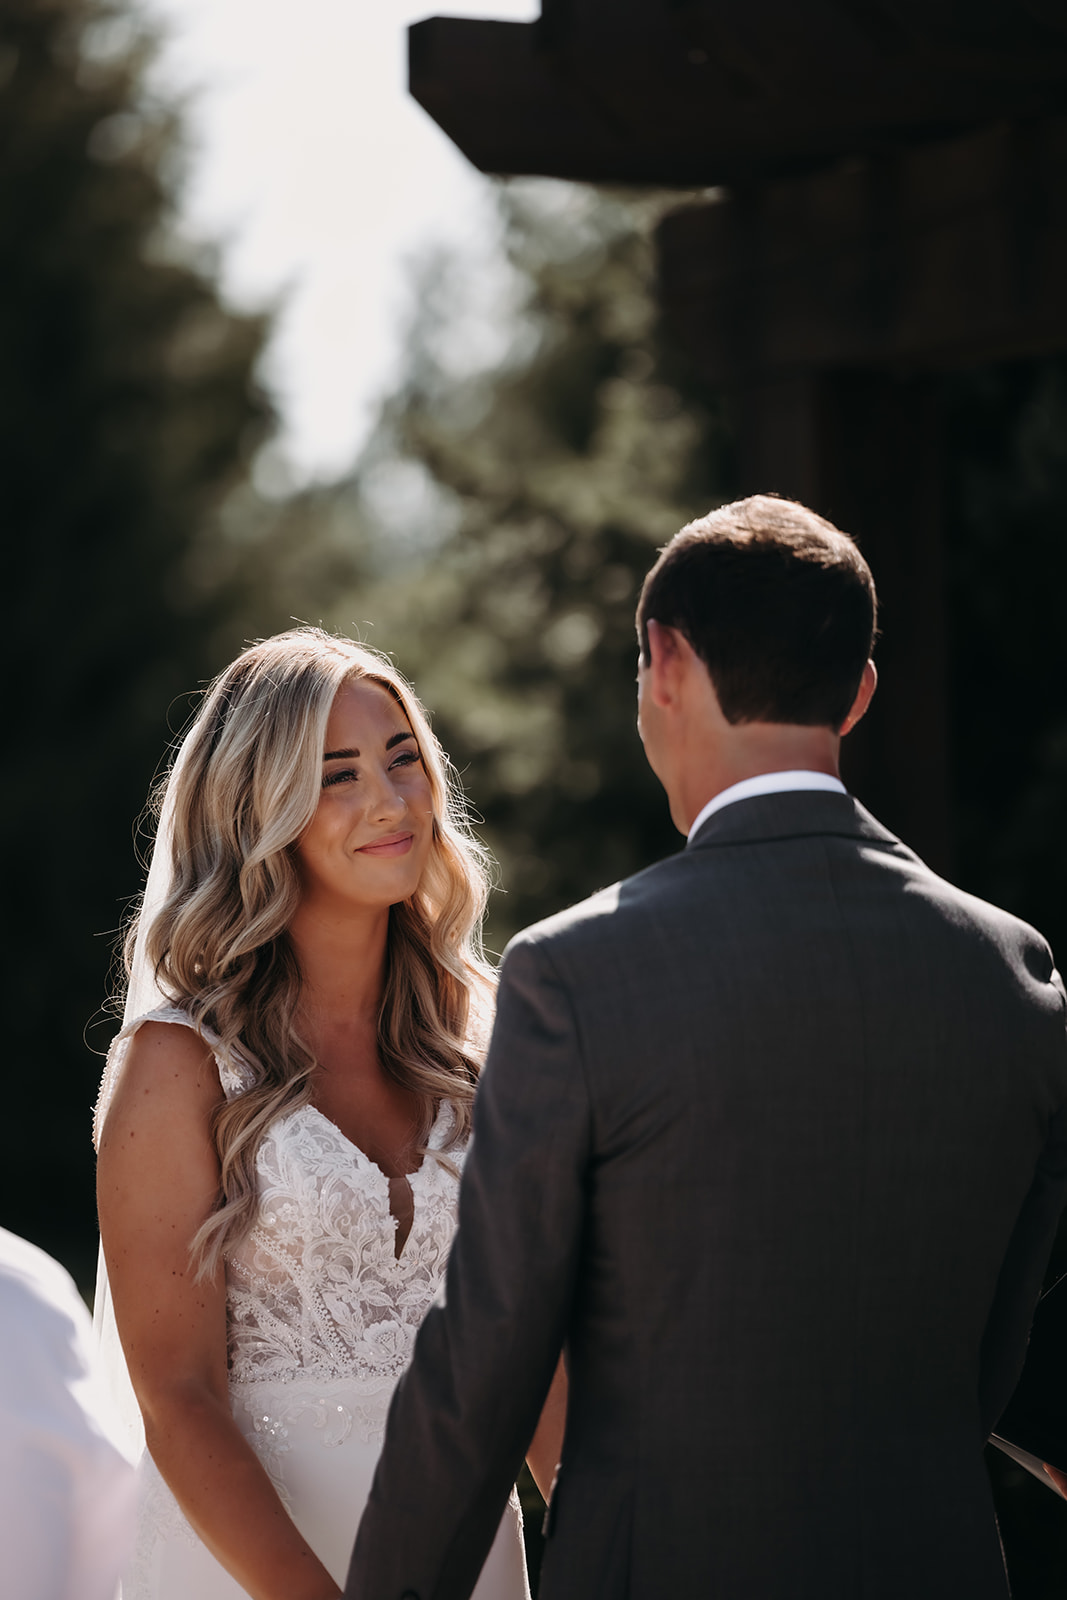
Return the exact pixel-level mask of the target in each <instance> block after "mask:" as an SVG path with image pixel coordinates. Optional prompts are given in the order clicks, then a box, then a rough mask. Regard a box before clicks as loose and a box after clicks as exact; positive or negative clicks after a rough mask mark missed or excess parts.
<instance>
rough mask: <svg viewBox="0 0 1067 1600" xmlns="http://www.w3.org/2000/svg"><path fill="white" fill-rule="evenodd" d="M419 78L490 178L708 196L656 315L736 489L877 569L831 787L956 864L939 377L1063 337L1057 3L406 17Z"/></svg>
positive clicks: (1064, 42) (650, 4)
mask: <svg viewBox="0 0 1067 1600" xmlns="http://www.w3.org/2000/svg"><path fill="white" fill-rule="evenodd" d="M410 74H411V91H412V93H413V95H414V96H415V98H416V99H417V100H418V101H419V102H420V104H421V105H422V106H424V107H425V109H426V110H427V111H428V112H429V113H430V115H431V116H433V117H434V118H435V120H436V121H437V122H438V123H439V124H440V126H441V127H442V128H443V129H444V130H445V132H446V133H448V134H449V135H450V137H451V138H452V139H453V140H454V141H455V143H456V144H457V145H458V146H459V147H460V149H461V150H463V151H464V153H465V154H466V155H467V156H468V157H469V158H470V160H471V161H473V162H474V164H475V165H476V166H478V167H480V168H481V169H482V170H483V171H485V172H491V173H499V174H541V175H544V176H552V177H560V178H569V179H578V180H584V181H588V182H594V183H614V184H617V183H624V184H640V185H658V186H666V187H678V188H684V189H690V190H691V189H693V188H700V189H704V190H707V191H708V193H707V195H706V198H705V199H704V200H703V201H702V202H700V203H696V204H694V203H692V201H691V200H690V201H687V202H686V203H685V204H684V205H681V206H679V208H678V209H677V210H675V211H674V212H672V213H670V214H668V215H667V217H666V218H665V220H664V221H663V223H662V224H661V226H660V230H659V247H660V273H661V293H662V300H663V305H664V308H665V310H666V313H667V316H668V319H669V321H670V323H671V324H672V325H673V327H674V329H675V331H676V333H677V335H678V336H679V338H680V339H681V340H682V341H684V344H685V346H686V347H687V349H688V350H689V351H690V352H692V354H693V355H694V358H695V360H696V361H697V362H698V364H699V365H700V367H701V368H702V369H703V371H704V373H705V374H706V375H707V376H708V378H709V379H711V380H712V381H713V382H715V383H716V384H719V385H721V386H723V387H725V388H727V389H729V390H730V391H731V392H732V393H733V395H734V397H735V401H736V406H737V415H738V417H739V431H740V456H741V476H742V483H743V487H744V489H745V490H746V491H754V490H759V489H774V490H777V491H779V492H781V493H784V494H790V495H794V496H796V497H797V498H799V499H802V500H804V501H806V502H807V503H808V504H810V505H812V506H813V507H815V509H817V510H819V511H821V512H823V513H824V514H825V515H827V516H829V517H831V518H832V519H833V520H834V521H836V522H838V523H840V525H841V526H843V527H844V528H846V529H848V531H850V532H852V533H854V534H855V535H856V536H857V537H858V538H859V540H860V542H861V544H862V546H863V548H864V550H865V552H866V553H867V554H868V556H869V558H870V561H871V564H872V567H873V568H874V571H875V575H876V578H877V580H878V585H879V590H880V592H881V595H882V600H883V613H884V642H883V645H882V648H881V653H880V662H881V666H882V672H883V688H882V691H881V693H880V694H879V696H878V697H877V698H876V701H875V707H874V709H872V712H871V715H870V717H869V718H868V720H867V722H866V723H865V724H864V725H863V726H862V727H861V729H859V730H858V731H857V733H856V735H854V737H853V739H852V740H851V741H850V745H851V749H850V750H849V758H850V769H851V770H850V777H851V781H852V784H853V786H854V787H855V789H856V790H857V792H858V793H859V794H860V796H861V797H862V798H864V799H868V800H869V801H870V803H871V804H872V806H873V807H874V808H875V809H876V810H877V811H878V812H879V813H880V814H881V815H882V816H883V817H884V819H885V821H886V822H888V823H889V824H890V825H891V826H893V827H895V828H897V829H898V830H899V831H900V832H901V833H902V834H903V835H904V836H905V837H906V838H908V839H909V840H910V841H911V842H912V843H914V845H915V846H916V848H918V849H919V850H920V851H922V852H923V853H924V854H926V856H927V857H928V859H930V860H931V862H932V863H935V864H937V865H940V866H942V867H947V866H948V865H949V864H950V861H951V823H950V798H949V783H948V770H947V756H946V750H947V738H946V731H947V730H946V720H947V647H946V638H945V624H944V616H943V573H942V541H941V490H940V482H941V471H940V460H941V445H940V431H939V424H938V408H937V390H938V384H937V376H938V374H939V373H941V372H943V371H945V370H946V369H947V368H950V367H952V366H955V365H960V364H965V363H975V362H983V361H991V360H996V359H1001V358H1007V357H1015V356H1024V355H1030V354H1036V353H1039V352H1042V351H1045V350H1049V349H1054V348H1064V347H1067V0H543V6H542V16H541V19H540V21H538V22H535V23H529V24H514V23H504V22H486V21H466V20H460V19H454V18H445V17H434V18H431V19H429V20H427V21H425V22H420V23H418V24H416V25H415V26H414V27H413V28H412V29H411V31H410Z"/></svg>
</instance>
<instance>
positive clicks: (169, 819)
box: [93, 744, 185, 1457]
mask: <svg viewBox="0 0 1067 1600" xmlns="http://www.w3.org/2000/svg"><path fill="white" fill-rule="evenodd" d="M184 760H185V745H184V744H183V745H182V747H181V748H180V749H179V751H178V754H177V756H176V758H175V760H174V764H173V766H172V767H171V770H170V776H169V778H168V779H167V787H166V791H165V793H164V797H163V805H162V808H161V810H160V816H159V826H158V827H157V829H156V838H155V844H154V846H153V848H152V859H151V863H150V865H149V870H148V879H147V882H146V884H145V892H144V899H143V900H142V903H141V912H140V917H139V920H138V925H137V938H136V941H135V944H134V952H133V960H132V963H131V966H130V972H129V982H128V985H127V989H126V1003H125V1005H124V1007H123V1013H122V1028H121V1029H120V1031H119V1032H118V1033H117V1034H116V1035H115V1037H114V1039H113V1040H112V1041H111V1047H110V1049H109V1050H108V1053H107V1061H106V1063H105V1065H104V1073H103V1077H102V1078H101V1081H100V1093H99V1096H98V1097H97V1102H96V1109H95V1112H94V1114H93V1144H94V1146H95V1147H96V1148H97V1149H98V1150H99V1148H100V1137H101V1134H102V1133H103V1131H104V1123H105V1121H106V1120H107V1113H108V1108H109V1107H110V1105H111V1101H112V1099H113V1098H114V1094H115V1089H116V1086H117V1084H118V1082H119V1079H120V1077H121V1075H122V1064H123V1061H124V1059H125V1056H126V1047H127V1044H128V1042H129V1031H128V1030H129V1028H130V1024H131V1023H133V1022H135V1021H136V1020H137V1018H138V1017H143V1016H145V1015H146V1014H147V1013H148V1012H149V1011H155V1010H156V1009H157V1008H158V1007H159V1006H162V1005H166V1004H167V1003H168V1002H167V997H166V995H164V994H163V992H162V990H161V989H160V987H159V984H158V983H157V982H156V974H155V969H154V967H153V965H152V962H151V961H150V960H149V959H148V950H147V942H148V940H147V936H148V930H149V928H150V927H151V926H152V923H153V922H154V921H155V918H156V916H157V914H158V913H159V911H160V909H161V907H162V906H163V904H164V902H165V901H166V899H167V896H168V894H169V893H170V887H171V883H172V881H173V876H174V866H173V862H174V794H175V790H176V787H177V780H178V778H179V776H180V774H181V769H182V765H183V763H184ZM93 1328H94V1331H95V1334H96V1341H97V1349H98V1356H99V1362H100V1366H101V1370H102V1372H103V1375H104V1378H105V1380H106V1382H107V1384H108V1387H109V1389H110V1391H111V1394H112V1397H113V1400H114V1403H115V1408H116V1411H117V1412H118V1416H119V1420H120V1421H121V1423H122V1428H123V1433H124V1436H125V1439H126V1440H127V1441H128V1443H129V1446H130V1448H131V1450H132V1451H133V1452H134V1454H135V1457H136V1456H140V1454H141V1453H142V1451H143V1450H144V1424H143V1423H142V1421H141V1412H140V1408H139V1406H138V1404H137V1399H136V1396H135V1395H134V1392H133V1385H132V1383H131V1382H130V1375H129V1371H128V1369H127V1366H126V1357H125V1355H124V1354H123V1350H122V1343H121V1341H120V1339H119V1331H118V1327H117V1325H116V1322H115V1310H114V1306H113V1304H112V1300H111V1289H110V1287H109V1285H108V1280H107V1267H106V1265H105V1262H104V1251H103V1246H101V1248H100V1252H99V1259H98V1264H97V1274H96V1295H95V1298H94V1302H93Z"/></svg>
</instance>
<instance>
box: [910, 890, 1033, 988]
mask: <svg viewBox="0 0 1067 1600" xmlns="http://www.w3.org/2000/svg"><path fill="white" fill-rule="evenodd" d="M929 878H930V883H931V890H932V893H933V894H934V895H935V897H936V898H938V899H939V900H940V901H941V904H942V908H943V911H944V913H945V915H946V916H947V919H948V920H949V921H950V922H951V923H953V924H954V925H955V926H956V927H957V928H958V929H960V930H961V931H964V930H965V931H967V932H969V933H970V934H971V936H972V937H977V938H979V939H982V940H984V941H987V942H989V943H991V944H993V945H995V946H996V948H997V949H998V951H1000V952H1001V954H1003V955H1005V956H1007V957H1009V958H1010V959H1013V960H1014V961H1015V962H1017V963H1019V964H1021V965H1022V966H1024V967H1025V968H1026V969H1027V971H1028V972H1029V973H1030V974H1031V975H1032V976H1033V977H1035V978H1040V979H1042V980H1043V981H1046V982H1047V981H1048V979H1049V978H1050V977H1051V975H1052V973H1053V972H1054V971H1055V960H1054V958H1053V954H1052V950H1051V948H1050V947H1049V943H1048V940H1047V939H1046V938H1045V937H1044V935H1043V934H1042V933H1040V932H1039V931H1038V929H1037V928H1035V927H1033V926H1032V925H1031V924H1030V923H1029V922H1024V921H1023V919H1022V917H1017V916H1016V915H1015V914H1014V912H1011V911H1005V910H1004V909H1003V907H1001V906H996V905H993V904H992V903H991V902H990V901H988V900H982V899H980V898H979V897H978V896H977V895H973V894H968V893H967V891H966V890H964V889H958V888H956V886H955V885H954V884H951V883H948V882H947V881H946V880H945V879H944V878H939V877H937V876H936V874H934V873H932V872H931V873H930V874H929Z"/></svg>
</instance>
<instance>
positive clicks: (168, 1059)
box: [100, 1014, 223, 1153]
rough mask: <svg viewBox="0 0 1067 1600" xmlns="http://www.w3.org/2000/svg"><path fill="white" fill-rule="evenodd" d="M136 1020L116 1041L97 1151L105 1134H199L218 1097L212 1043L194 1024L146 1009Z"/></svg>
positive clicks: (165, 1136) (174, 1136) (208, 1122)
mask: <svg viewBox="0 0 1067 1600" xmlns="http://www.w3.org/2000/svg"><path fill="white" fill-rule="evenodd" d="M137 1020H138V1026H137V1027H136V1028H134V1029H131V1030H130V1032H129V1034H128V1036H127V1037H126V1038H124V1039H122V1040H121V1044H122V1049H121V1056H120V1058H119V1060H118V1061H117V1062H116V1063H115V1073H114V1080H113V1084H112V1086H111V1089H110V1092H109V1094H108V1098H107V1104H106V1107H105V1108H104V1112H103V1115H102V1118H101V1127H100V1145H101V1152H102V1153H103V1145H104V1142H105V1139H107V1136H109V1135H118V1136H123V1135H125V1136H128V1137H130V1138H138V1139H139V1138H140V1137H142V1136H143V1137H146V1138H148V1137H149V1136H151V1138H152V1139H156V1138H163V1139H164V1140H176V1141H178V1142H181V1140H182V1138H183V1137H184V1135H185V1134H186V1132H188V1133H189V1135H190V1136H192V1135H193V1134H194V1132H195V1133H196V1134H197V1136H199V1135H200V1134H202V1132H203V1130H205V1129H209V1128H210V1125H211V1119H212V1117H213V1116H214V1114H215V1111H216V1109H217V1107H218V1105H219V1102H220V1101H221V1100H222V1098H223V1089H222V1085H221V1083H220V1081H219V1074H218V1071H217V1069H216V1067H215V1060H214V1054H213V1052H212V1049H211V1046H210V1044H209V1043H207V1041H206V1040H204V1039H203V1038H201V1036H200V1035H199V1034H198V1033H197V1032H196V1031H195V1029H193V1028H192V1027H174V1026H172V1025H171V1024H170V1023H169V1022H168V1021H166V1020H165V1019H164V1018H163V1017H161V1016H155V1015H151V1014H150V1015H148V1016H145V1017H143V1018H138V1019H137ZM108 1142H109V1143H113V1140H108Z"/></svg>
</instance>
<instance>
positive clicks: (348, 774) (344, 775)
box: [322, 767, 356, 789]
mask: <svg viewBox="0 0 1067 1600" xmlns="http://www.w3.org/2000/svg"><path fill="white" fill-rule="evenodd" d="M355 777H356V774H355V771H354V770H353V769H352V768H351V767H344V768H343V769H342V770H341V771H340V772H327V773H326V774H325V775H324V776H323V780H322V787H323V788H324V789H332V788H333V786H334V784H335V783H347V781H348V780H349V779H350V778H351V779H353V780H355Z"/></svg>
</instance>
